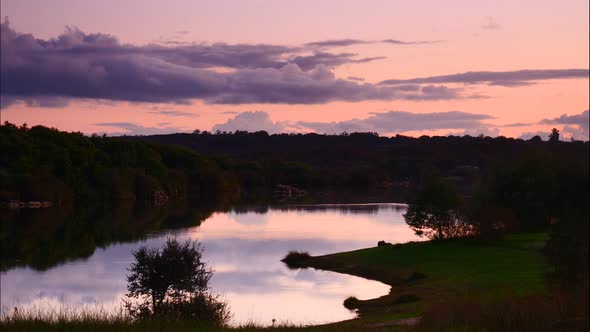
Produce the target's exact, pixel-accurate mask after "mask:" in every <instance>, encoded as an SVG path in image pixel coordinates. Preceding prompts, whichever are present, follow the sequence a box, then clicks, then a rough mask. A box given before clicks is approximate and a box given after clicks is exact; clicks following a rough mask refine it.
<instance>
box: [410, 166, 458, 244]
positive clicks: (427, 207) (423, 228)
mask: <svg viewBox="0 0 590 332" xmlns="http://www.w3.org/2000/svg"><path fill="white" fill-rule="evenodd" d="M459 202H460V199H459V193H458V191H457V189H456V188H455V187H454V186H452V185H450V184H449V183H446V182H444V181H443V179H442V178H441V177H440V176H439V175H438V174H435V173H431V174H428V175H426V176H422V181H421V183H420V185H419V187H418V189H417V191H416V193H415V194H414V197H412V198H411V199H410V202H409V206H408V210H407V212H406V213H405V214H404V218H405V219H406V223H407V224H408V225H409V226H410V227H411V228H412V229H413V230H414V231H415V232H416V234H417V235H419V236H423V235H425V236H428V237H429V238H430V239H434V240H442V239H448V238H454V237H462V236H465V235H468V234H470V226H469V225H468V224H467V223H466V222H465V221H464V220H463V218H461V216H460V214H459V212H458V211H459Z"/></svg>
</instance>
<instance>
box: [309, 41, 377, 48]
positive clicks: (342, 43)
mask: <svg viewBox="0 0 590 332" xmlns="http://www.w3.org/2000/svg"><path fill="white" fill-rule="evenodd" d="M368 43H370V42H369V41H367V40H360V39H328V40H320V41H315V42H311V43H307V44H305V46H311V47H338V46H352V45H358V44H368Z"/></svg>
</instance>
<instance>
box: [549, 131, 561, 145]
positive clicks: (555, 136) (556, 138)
mask: <svg viewBox="0 0 590 332" xmlns="http://www.w3.org/2000/svg"><path fill="white" fill-rule="evenodd" d="M558 141H559V130H557V129H556V128H553V129H551V134H549V142H558Z"/></svg>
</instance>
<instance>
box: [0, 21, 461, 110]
mask: <svg viewBox="0 0 590 332" xmlns="http://www.w3.org/2000/svg"><path fill="white" fill-rule="evenodd" d="M1 37H2V44H1V51H2V57H1V66H0V73H1V87H0V92H1V95H2V99H3V104H7V105H8V104H10V103H12V102H14V101H17V100H21V101H25V102H26V103H28V104H31V105H34V104H36V103H41V101H43V100H51V99H52V98H58V99H59V98H62V100H67V99H70V98H79V99H95V100H97V99H98V100H111V101H131V102H166V103H184V104H187V103H190V101H191V100H193V99H200V100H203V101H204V102H205V103H213V104H247V103H283V104H316V103H326V102H330V101H349V102H355V101H363V100H394V99H408V100H438V99H453V98H463V96H461V94H460V92H461V91H460V90H459V89H448V88H445V87H441V86H439V87H437V86H426V87H423V88H421V89H419V90H418V91H414V92H408V91H407V90H405V89H402V88H398V87H395V86H379V85H375V84H370V83H362V84H361V83H358V82H352V81H350V80H344V79H337V78H335V76H334V73H333V71H332V67H334V66H338V65H341V64H343V63H347V62H348V63H360V62H368V61H374V60H376V59H379V57H377V58H360V59H356V58H354V54H352V53H341V54H332V53H325V52H318V53H314V54H311V55H297V56H290V53H289V52H293V51H294V49H293V48H289V47H285V46H277V45H227V44H212V45H191V46H180V47H162V46H158V45H148V46H141V47H138V46H132V45H122V44H120V43H119V42H118V41H117V39H116V38H115V37H113V36H110V35H105V34H85V33H83V32H81V31H80V30H78V29H72V28H69V29H67V30H66V31H65V32H64V33H63V34H62V35H60V36H58V37H57V38H54V39H49V40H42V39H37V38H35V37H34V36H33V35H30V34H20V33H17V32H16V31H14V30H12V29H11V28H10V27H9V26H8V22H7V21H5V22H4V23H2V24H1ZM284 57H287V58H288V59H290V60H284V59H283V58H284ZM291 60H292V61H291ZM219 67H223V68H225V69H226V70H219ZM4 100H7V101H8V102H4Z"/></svg>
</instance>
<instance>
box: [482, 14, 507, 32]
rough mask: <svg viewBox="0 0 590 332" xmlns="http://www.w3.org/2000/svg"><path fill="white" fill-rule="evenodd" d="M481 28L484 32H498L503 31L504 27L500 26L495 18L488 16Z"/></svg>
mask: <svg viewBox="0 0 590 332" xmlns="http://www.w3.org/2000/svg"><path fill="white" fill-rule="evenodd" d="M481 28H482V29H484V30H498V29H501V28H502V26H501V25H500V24H498V23H497V22H496V20H495V19H494V18H493V17H491V16H488V17H486V23H485V24H483V25H482V26H481Z"/></svg>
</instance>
